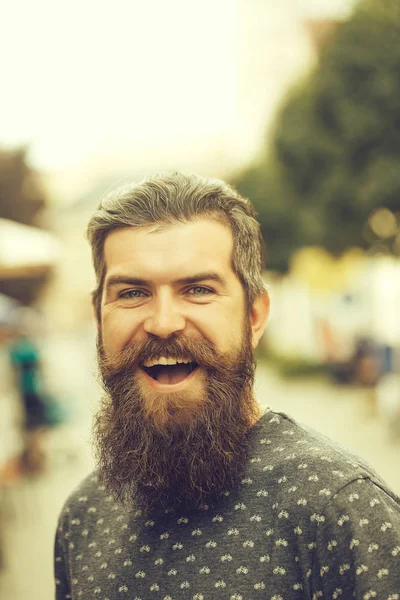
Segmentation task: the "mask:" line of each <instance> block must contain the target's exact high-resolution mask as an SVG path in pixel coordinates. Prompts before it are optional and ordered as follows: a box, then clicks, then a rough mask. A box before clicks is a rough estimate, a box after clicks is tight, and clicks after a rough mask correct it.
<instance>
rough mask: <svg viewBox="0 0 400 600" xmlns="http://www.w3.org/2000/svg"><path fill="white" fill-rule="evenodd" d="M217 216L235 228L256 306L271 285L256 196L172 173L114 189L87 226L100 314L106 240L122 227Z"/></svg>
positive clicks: (236, 256)
mask: <svg viewBox="0 0 400 600" xmlns="http://www.w3.org/2000/svg"><path fill="white" fill-rule="evenodd" d="M200 218H212V219H214V220H217V221H220V222H221V223H223V224H224V225H228V226H229V227H230V228H231V231H232V234H233V254H232V268H233V270H234V272H235V273H236V275H237V276H238V277H239V279H240V281H241V283H242V285H243V287H244V291H245V294H246V302H247V306H248V307H251V305H252V304H253V301H254V299H255V298H256V296H257V295H259V294H260V293H262V292H263V291H264V289H265V287H264V283H263V280H262V269H263V266H264V243H263V238H262V234H261V229H260V225H259V223H258V222H257V220H256V214H255V211H254V208H253V206H252V205H251V204H250V202H249V201H248V200H247V199H246V198H243V197H242V196H240V194H239V193H238V192H237V191H236V190H234V189H233V188H232V187H231V186H229V185H227V184H226V183H224V182H223V181H220V180H218V179H208V178H205V177H200V176H197V175H184V174H182V173H171V174H162V175H156V176H153V177H150V178H147V179H144V180H143V181H141V182H139V183H134V184H129V185H124V186H122V187H118V188H116V189H115V190H112V191H111V192H110V193H108V194H107V195H106V196H105V197H104V198H103V200H102V201H101V203H100V205H99V207H98V208H97V210H96V211H95V212H94V214H93V216H92V218H91V219H90V221H89V225H88V228H87V237H88V239H89V242H90V245H91V248H92V257H93V265H94V269H95V273H96V279H97V287H96V289H95V291H94V292H93V302H94V306H95V309H96V312H97V316H98V318H100V313H101V295H102V291H103V283H104V277H105V270H106V265H105V261H104V243H105V240H106V237H107V236H108V234H109V233H111V232H112V231H115V230H116V229H122V228H125V227H137V228H144V227H149V226H151V225H155V224H160V225H165V226H168V225H176V224H179V223H182V224H183V223H187V222H189V221H193V220H195V219H200Z"/></svg>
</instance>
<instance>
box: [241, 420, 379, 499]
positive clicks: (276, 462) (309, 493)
mask: <svg viewBox="0 0 400 600" xmlns="http://www.w3.org/2000/svg"><path fill="white" fill-rule="evenodd" d="M250 462H251V463H252V464H251V465H250V471H253V473H256V474H257V476H258V478H259V479H260V480H263V481H264V483H265V485H268V489H269V490H270V492H272V493H273V494H274V495H275V497H277V498H278V497H281V498H282V497H284V498H285V502H288V501H290V499H291V498H292V499H293V500H294V501H295V499H296V502H298V501H300V502H304V501H307V502H310V503H312V504H313V505H314V506H315V507H318V506H321V505H324V504H325V503H326V502H327V501H329V499H330V498H332V497H333V496H334V495H335V494H337V493H338V491H339V490H341V489H342V488H343V487H345V486H346V485H348V484H349V483H350V482H352V481H355V480H357V479H366V478H368V479H370V480H371V481H373V482H375V483H376V484H377V485H379V486H380V487H383V488H385V487H386V485H385V483H384V482H383V481H382V480H381V479H380V477H379V476H378V475H377V473H376V472H375V471H374V469H373V468H372V467H370V466H369V465H368V464H367V463H366V462H365V461H363V459H362V458H360V457H359V456H357V455H355V454H354V453H353V452H352V451H351V450H349V449H348V448H345V447H342V446H340V445H339V444H337V443H336V442H334V441H333V440H331V439H329V438H327V437H326V436H324V435H322V434H321V433H319V432H316V431H314V430H313V429H311V428H309V427H307V426H305V425H302V424H300V423H298V422H297V421H296V420H294V419H293V418H291V417H290V416H288V415H286V414H285V413H281V412H275V411H268V412H267V413H265V414H264V415H263V417H262V419H261V420H260V422H259V425H258V430H257V431H255V435H254V436H253V442H252V456H251V458H250Z"/></svg>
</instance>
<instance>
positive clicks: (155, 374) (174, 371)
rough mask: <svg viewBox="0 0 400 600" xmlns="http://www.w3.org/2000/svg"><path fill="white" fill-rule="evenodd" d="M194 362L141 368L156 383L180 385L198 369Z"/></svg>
mask: <svg viewBox="0 0 400 600" xmlns="http://www.w3.org/2000/svg"><path fill="white" fill-rule="evenodd" d="M198 366H199V365H198V364H197V363H195V362H190V363H177V364H175V365H160V364H157V365H154V366H152V367H146V366H143V367H142V368H143V370H144V371H145V372H146V373H147V375H149V377H151V378H152V379H154V380H155V381H158V383H162V384H167V385H172V384H174V383H180V382H181V381H183V380H184V379H186V378H187V377H189V375H191V374H192V373H193V371H195V370H196V369H197V368H198Z"/></svg>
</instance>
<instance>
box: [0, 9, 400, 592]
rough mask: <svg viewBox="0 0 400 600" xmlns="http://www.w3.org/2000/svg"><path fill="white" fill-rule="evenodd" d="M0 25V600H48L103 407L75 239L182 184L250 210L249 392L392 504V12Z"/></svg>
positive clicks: (399, 30) (396, 389)
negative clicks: (117, 208)
mask: <svg viewBox="0 0 400 600" xmlns="http://www.w3.org/2000/svg"><path fill="white" fill-rule="evenodd" d="M7 4H8V6H4V7H3V8H2V9H1V36H0V55H1V57H2V61H1V62H2V69H1V79H2V93H1V104H0V108H1V110H0V598H1V599H3V598H4V599H7V600H22V599H26V598H27V597H29V598H30V600H36V599H37V600H39V599H40V600H50V599H51V598H53V595H54V592H53V580H52V546H53V536H54V530H55V526H56V520H57V515H58V512H59V510H60V509H61V506H62V504H63V502H64V501H65V499H66V497H67V495H68V493H69V492H70V491H71V490H72V489H73V488H74V487H75V486H76V485H77V483H78V482H79V480H80V479H81V478H82V477H83V476H84V475H86V474H87V473H88V472H89V471H90V469H91V468H92V465H93V459H92V456H91V449H90V427H91V419H92V415H93V412H94V411H95V409H96V404H97V401H98V398H99V394H100V390H99V386H98V384H97V383H96V367H95V330H94V324H93V321H92V314H91V305H90V291H91V290H92V288H93V286H94V276H93V272H92V266H91V261H90V252H89V247H88V244H87V242H86V240H85V228H86V224H87V221H88V219H89V217H90V215H91V213H92V211H93V210H94V209H95V207H96V206H97V204H98V202H99V200H100V198H101V196H102V195H103V194H104V193H106V192H107V191H108V190H109V189H110V188H111V187H114V186H116V185H118V184H121V183H123V182H126V181H129V180H138V179H141V178H142V177H143V176H145V175H147V174H149V173H152V172H154V171H159V170H165V169H182V170H185V171H192V172H197V173H200V174H202V175H206V176H217V177H221V178H223V179H225V180H227V181H229V182H231V183H233V184H234V185H235V186H236V187H237V188H238V189H239V191H240V192H242V193H243V194H244V195H246V196H248V197H249V198H250V199H251V200H252V201H253V203H254V205H255V207H256V210H257V212H258V215H259V220H260V222H261V225H262V228H263V232H264V236H265V240H266V247H267V257H266V264H265V282H266V284H267V285H268V288H269V291H270V294H271V300H272V314H271V318H270V321H269V323H268V326H267V331H266V333H265V336H264V338H263V340H262V343H261V346H260V348H259V351H258V374H257V382H256V392H257V396H258V398H259V400H260V402H261V403H262V404H263V405H264V406H267V405H269V406H272V407H273V408H274V409H277V410H284V411H287V412H289V413H290V414H292V415H293V416H295V417H296V418H297V419H299V420H300V421H302V422H304V423H307V424H309V425H310V426H312V427H314V428H316V429H318V430H319V431H322V432H324V433H326V434H327V435H328V436H330V437H331V438H334V439H335V440H337V441H339V442H340V443H342V444H344V445H346V446H347V447H349V448H351V449H352V450H354V451H355V452H357V453H358V454H360V455H361V456H363V457H364V458H365V459H366V460H368V461H369V462H370V463H371V464H372V465H373V466H374V467H375V468H376V470H377V471H378V472H379V473H380V475H381V476H382V477H383V478H384V479H386V481H387V482H388V483H389V485H390V486H391V487H392V488H393V489H395V491H397V493H400V469H399V464H398V463H399V449H400V100H399V98H400V44H399V43H398V42H399V36H400V1H399V0H364V1H362V2H357V3H356V2H354V1H352V0H330V1H329V2H327V0H268V1H267V2H266V1H265V0H262V1H261V0H218V1H217V2H215V1H212V0H202V2H201V3H199V2H195V1H194V0H167V1H162V0H147V2H146V3H144V2H139V1H136V0H115V1H114V2H113V3H112V4H111V3H108V2H107V3H106V2H103V3H101V2H100V3H99V2H94V1H92V0H83V1H80V2H79V3H78V2H77V0H70V2H68V3H54V2H50V0H36V1H35V2H31V3H28V2H26V1H25V2H23V1H22V0H15V1H14V3H13V4H11V3H7Z"/></svg>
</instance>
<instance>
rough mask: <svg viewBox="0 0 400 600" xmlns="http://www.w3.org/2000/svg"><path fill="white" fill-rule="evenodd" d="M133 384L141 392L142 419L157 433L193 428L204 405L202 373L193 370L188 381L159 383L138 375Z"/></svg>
mask: <svg viewBox="0 0 400 600" xmlns="http://www.w3.org/2000/svg"><path fill="white" fill-rule="evenodd" d="M135 379H136V384H137V386H138V388H139V389H140V392H141V401H142V406H143V414H144V417H145V418H146V419H147V420H148V422H149V424H150V425H151V426H153V427H154V428H155V430H157V431H158V432H160V433H163V432H168V431H172V432H173V431H176V432H177V431H181V430H190V429H191V428H193V427H195V426H196V422H197V420H198V418H199V417H200V416H201V415H202V412H203V410H204V406H205V404H206V402H207V392H206V383H205V376H204V373H203V372H202V371H201V370H200V369H196V372H194V373H193V374H192V375H191V376H190V378H187V379H189V381H185V380H184V381H182V382H181V383H180V384H178V385H176V384H173V385H168V384H160V385H157V384H158V382H157V381H154V380H151V381H149V379H150V377H149V376H148V375H147V374H145V373H143V372H140V371H139V372H138V373H137V375H136V378H135Z"/></svg>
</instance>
